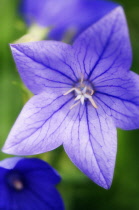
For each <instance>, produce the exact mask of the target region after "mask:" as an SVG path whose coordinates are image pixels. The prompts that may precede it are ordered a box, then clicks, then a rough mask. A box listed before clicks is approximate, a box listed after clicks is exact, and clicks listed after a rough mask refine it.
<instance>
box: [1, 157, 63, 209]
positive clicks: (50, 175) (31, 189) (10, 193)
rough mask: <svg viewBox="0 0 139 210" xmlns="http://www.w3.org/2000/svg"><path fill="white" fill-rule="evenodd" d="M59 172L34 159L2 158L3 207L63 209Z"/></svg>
mask: <svg viewBox="0 0 139 210" xmlns="http://www.w3.org/2000/svg"><path fill="white" fill-rule="evenodd" d="M59 181H60V177H59V175H58V174H57V172H56V171H55V170H54V169H53V168H51V167H50V166H49V165H48V164H47V163H45V162H44V161H42V160H39V159H35V158H29V159H25V158H18V157H15V158H8V159H5V160H3V161H0V209H3V210H6V209H9V210H10V209H11V210H13V209H17V210H19V209H20V210H39V209H40V210H46V209H48V210H52V209H53V210H63V209H64V206H63V202H62V200H61V197H60V195H59V193H58V192H57V190H56V189H55V185H56V184H58V183H59Z"/></svg>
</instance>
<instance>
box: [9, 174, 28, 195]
mask: <svg viewBox="0 0 139 210" xmlns="http://www.w3.org/2000/svg"><path fill="white" fill-rule="evenodd" d="M7 183H8V185H9V186H10V187H12V188H14V189H15V190H17V191H21V190H23V189H24V181H23V177H22V175H21V174H20V173H19V172H17V171H14V170H11V171H9V172H8V174H7Z"/></svg>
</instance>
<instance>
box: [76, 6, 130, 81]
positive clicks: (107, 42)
mask: <svg viewBox="0 0 139 210" xmlns="http://www.w3.org/2000/svg"><path fill="white" fill-rule="evenodd" d="M73 48H75V49H76V50H75V52H76V53H75V57H76V59H77V61H78V62H79V63H80V69H81V72H83V73H84V76H85V78H86V79H87V80H90V81H92V82H93V84H94V85H95V84H96V83H97V82H98V81H99V80H100V79H101V77H103V75H104V73H111V74H113V73H115V72H117V73H118V74H119V73H120V72H121V71H128V70H129V69H130V67H131V62H132V51H131V46H130V40H129V33H128V28H127V23H126V19H125V15H124V12H123V9H122V7H120V6H119V7H117V8H116V9H114V10H113V11H112V12H110V13H109V14H108V15H106V16H105V17H104V18H102V19H101V20H100V21H98V22H97V23H95V24H94V25H92V26H91V27H90V28H89V29H87V30H86V31H85V32H84V33H82V34H81V35H80V36H79V38H78V39H77V40H76V41H75V43H74V45H73Z"/></svg>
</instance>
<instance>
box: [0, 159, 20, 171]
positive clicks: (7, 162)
mask: <svg viewBox="0 0 139 210" xmlns="http://www.w3.org/2000/svg"><path fill="white" fill-rule="evenodd" d="M22 159H23V158H21V157H13V158H6V159H4V160H2V161H0V167H2V168H5V169H13V168H14V167H15V165H16V164H17V163H18V161H19V160H22Z"/></svg>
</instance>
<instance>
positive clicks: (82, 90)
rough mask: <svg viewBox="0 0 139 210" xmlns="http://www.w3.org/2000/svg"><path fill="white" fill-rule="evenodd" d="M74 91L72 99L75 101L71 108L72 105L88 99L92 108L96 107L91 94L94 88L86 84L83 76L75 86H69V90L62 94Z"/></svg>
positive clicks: (82, 102)
mask: <svg viewBox="0 0 139 210" xmlns="http://www.w3.org/2000/svg"><path fill="white" fill-rule="evenodd" d="M73 91H74V92H75V99H74V101H77V102H76V103H74V104H73V105H72V106H71V107H70V109H72V108H73V107H75V106H77V105H78V104H80V103H81V104H82V105H83V104H84V102H85V100H86V99H88V100H89V101H90V102H91V104H92V106H93V107H94V108H96V109H97V108H98V107H97V105H96V103H95V101H94V99H93V95H94V92H95V91H94V90H93V89H92V87H91V86H90V85H89V84H86V81H84V80H83V78H82V79H81V81H80V82H79V83H78V84H77V86H76V87H73V88H71V89H70V90H68V91H67V92H66V93H64V94H63V95H68V94H69V93H71V92H73Z"/></svg>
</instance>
